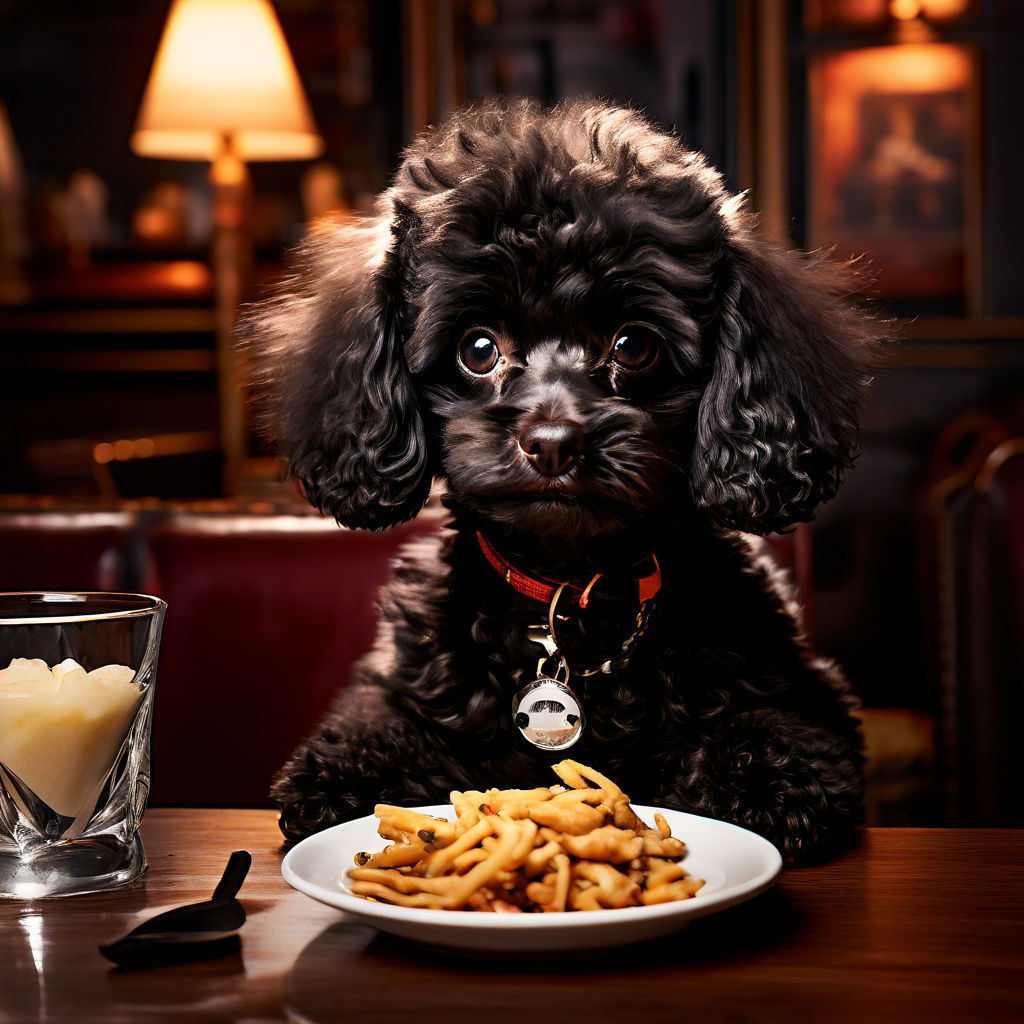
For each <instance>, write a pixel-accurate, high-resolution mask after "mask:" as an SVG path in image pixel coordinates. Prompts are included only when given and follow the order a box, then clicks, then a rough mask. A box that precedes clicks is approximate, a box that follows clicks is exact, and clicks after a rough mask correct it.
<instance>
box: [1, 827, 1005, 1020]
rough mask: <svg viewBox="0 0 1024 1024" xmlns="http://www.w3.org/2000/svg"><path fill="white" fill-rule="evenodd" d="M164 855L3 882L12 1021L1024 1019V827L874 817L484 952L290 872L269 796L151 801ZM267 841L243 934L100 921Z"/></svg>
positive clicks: (173, 890)
mask: <svg viewBox="0 0 1024 1024" xmlns="http://www.w3.org/2000/svg"><path fill="white" fill-rule="evenodd" d="M143 837H144V841H145V844H146V849H147V851H148V853H149V858H150V868H149V871H148V872H147V873H146V875H145V876H143V879H142V880H140V882H138V883H137V884H136V885H135V886H133V887H127V888H124V889H120V890H116V891H112V892H109V893H104V894H100V895H95V896H79V897H74V898H69V899H63V900H40V901H35V902H18V901H0V1021H4V1022H7V1021H11V1022H21V1021H36V1020H40V1021H60V1022H62V1024H63V1022H78V1021H103V1022H106V1024H115V1022H120V1021H131V1022H148V1021H163V1020H178V1021H188V1022H193V1021H195V1022H206V1021H236V1020H237V1021H283V1020H295V1021H333V1020H337V1021H349V1022H352V1024H372V1022H375V1021H402V1022H403V1024H423V1022H426V1021H434V1020H442V1019H443V1020H448V1021H473V1022H475V1024H499V1022H503V1021H510V1022H511V1021H515V1022H517V1024H542V1022H545V1021H557V1022H559V1024H572V1022H575V1021H579V1022H581V1024H582V1022H590V1021H593V1022H605V1021H638V1022H654V1021H673V1022H681V1021H688V1020H694V1021H712V1022H718V1021H748V1020H752V1021H775V1020H786V1021H793V1022H798V1024H802V1022H806V1021H818V1020H821V1021H828V1022H830V1024H835V1022H842V1021H869V1020H879V1021H889V1020H893V1021H895V1020H900V1021H903V1020H929V1021H945V1020H949V1021H954V1020H955V1021H958V1022H967V1021H983V1022H985V1024H994V1022H997V1021H1010V1020H1017V1021H1020V1020H1024V970H1022V968H1024V914H1022V909H1024V833H1021V832H1016V831H1009V830H1007V831H1002V830H998V831H997V830H991V831H990V830H979V831H957V830H946V829H873V830H869V831H868V832H866V833H865V835H864V837H863V841H862V843H861V845H860V846H859V847H858V848H857V849H855V850H852V851H851V852H849V853H848V854H846V855H845V856H843V857H841V858H840V859H839V860H837V861H835V862H833V863H831V864H827V865H824V866H821V867H815V868H804V869H799V870H798V869H791V870H787V871H786V872H785V873H784V875H783V877H782V879H781V880H780V881H779V884H778V885H777V886H776V888H775V889H773V890H772V891H770V892H768V893H766V894H764V895H763V896H761V897H759V898H757V899H756V900H753V901H752V902H750V903H747V904H744V905H742V906H740V907H736V908H733V909H732V910H728V911H725V912H723V913H720V914H717V915H713V916H711V917H708V918H704V919H702V920H699V921H696V922H694V923H693V924H691V925H690V927H689V928H687V929H686V930H684V931H682V932H680V933H678V934H677V935H675V936H673V937H671V938H670V939H668V940H662V941H660V942H657V943H654V944H645V945H642V946H635V947H632V948H627V949H624V950H618V951H615V952H612V953H602V954H599V955H588V956H586V957H578V958H575V957H565V958H555V957H548V958H546V959H545V960H542V961H537V962H533V961H514V962H508V961H502V960H496V959H471V958H466V957H460V956H453V955H447V954H442V953H438V952H431V951H428V950H425V949H423V948H420V947H418V946H415V945H412V944H410V943H406V942H404V941H402V940H399V939H396V938H390V937H387V936H384V935H381V934H379V933H377V932H376V931H375V930H374V929H373V928H371V927H368V926H366V925H364V924H359V923H357V922H355V921H354V920H352V919H349V918H348V917H346V915H345V914H343V913H342V912H341V911H337V910H334V909H332V908H330V907H327V906H323V905H321V904H319V903H316V902H314V901H312V900H310V899H308V898H307V897H305V896H303V895H302V894H301V893H298V892H295V891H293V890H292V889H290V888H289V887H288V886H287V885H286V884H285V882H284V881H283V880H282V878H281V874H280V862H281V857H282V850H281V847H280V836H279V833H278V831H277V826H276V816H275V814H274V813H273V812H271V811H257V810H232V811H217V810H150V811H148V812H147V814H146V817H145V821H144V824H143ZM234 849H248V850H251V851H252V853H253V855H254V863H253V867H252V870H251V871H250V873H249V877H248V879H247V880H246V882H245V885H244V886H243V888H242V891H241V893H240V899H241V900H242V902H243V904H244V906H245V908H246V910H247V912H248V915H249V916H248V920H247V921H246V923H245V925H244V926H243V928H242V931H241V935H242V953H241V955H240V956H234V957H230V958H227V959H224V960H219V961H213V962H208V963H205V964H187V965H181V966H176V967H164V968H159V969H147V970H138V971H127V970H124V969H120V968H114V967H113V966H112V965H110V964H108V963H107V962H106V961H105V960H104V959H103V958H102V957H101V956H100V954H99V952H98V951H97V948H96V947H97V946H98V944H99V943H101V942H104V941H109V940H111V939H114V938H117V937H119V936H120V935H122V934H123V933H124V932H126V931H127V930H128V929H129V928H131V927H133V926H134V925H136V924H138V923H139V922H140V921H142V920H143V919H145V918H146V917H149V916H151V915H152V914H154V913H156V912H158V911H160V910H165V909H167V908H169V907H171V906H176V905H180V904H184V903H190V902H194V901H197V900H200V899H205V898H207V897H208V896H209V895H210V894H211V893H212V891H213V888H214V885H215V884H216V882H217V879H218V878H219V876H220V872H221V870H222V869H223V866H224V864H225V862H226V860H227V856H228V854H229V853H230V851H231V850H234Z"/></svg>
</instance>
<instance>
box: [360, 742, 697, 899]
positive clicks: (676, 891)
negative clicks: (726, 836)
mask: <svg viewBox="0 0 1024 1024" xmlns="http://www.w3.org/2000/svg"><path fill="white" fill-rule="evenodd" d="M554 767H555V772H556V774H557V775H558V777H559V778H560V779H561V780H562V782H563V783H564V785H555V786H551V787H549V788H542V787H538V788H535V789H506V790H500V789H489V790H486V791H484V790H465V791H454V792H453V793H452V794H451V802H452V807H453V809H454V811H455V821H454V822H449V821H445V820H441V819H438V818H434V817H430V816H428V815H425V814H422V813H420V812H418V811H413V810H411V809H409V808H404V807H396V806H393V805H391V804H379V805H378V806H377V807H376V808H375V809H374V810H375V813H376V815H377V817H378V818H379V820H380V825H379V828H378V831H379V832H380V834H381V836H383V837H384V838H386V839H391V840H392V842H391V843H390V844H389V845H388V846H386V847H385V848H384V849H383V850H381V851H379V852H378V853H372V854H370V853H360V854H358V855H357V856H356V864H357V865H358V866H357V867H356V868H354V869H352V870H350V871H349V879H350V881H351V888H352V892H353V893H355V894H356V895H357V896H362V897H365V898H367V899H372V900H378V901H381V902H386V903H393V904H395V905H396V906H402V907H423V908H433V909H445V910H460V909H465V910H472V911H481V912H489V913H522V912H523V911H524V910H525V911H527V912H530V911H532V912H539V913H561V912H565V911H586V910H607V909H612V908H620V907H630V906H650V905H654V904H657V903H665V902H669V901H674V900H681V899H690V898H692V897H693V896H694V895H695V894H696V893H697V892H698V890H699V889H700V887H701V886H702V885H703V884H704V883H703V881H701V880H700V879H696V878H691V877H690V876H689V875H688V874H687V872H686V869H685V868H684V867H683V865H682V864H681V863H680V858H681V857H682V856H683V854H684V853H685V850H686V845H685V843H683V842H682V841H681V840H679V839H677V838H675V837H674V836H673V835H672V833H671V829H670V828H669V825H668V822H667V821H666V820H665V817H664V815H662V814H656V815H655V818H654V827H653V828H651V827H648V826H647V825H645V824H644V822H643V821H641V820H640V818H639V817H637V815H636V813H635V812H634V811H633V809H632V807H631V806H630V804H629V797H627V796H626V795H625V794H624V793H623V792H622V790H620V789H619V788H618V786H616V785H615V783H613V782H612V781H611V780H610V779H608V778H606V777H605V776H604V775H602V774H601V773H600V772H597V771H595V770H594V769H592V768H588V767H587V766H586V765H582V764H580V763H579V762H577V761H568V760H566V761H562V762H560V763H559V764H557V765H555V766H554Z"/></svg>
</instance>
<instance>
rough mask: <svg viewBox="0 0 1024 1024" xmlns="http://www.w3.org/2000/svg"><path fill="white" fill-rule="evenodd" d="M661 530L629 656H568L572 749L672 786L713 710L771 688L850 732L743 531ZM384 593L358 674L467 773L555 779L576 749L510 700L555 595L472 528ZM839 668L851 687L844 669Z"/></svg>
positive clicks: (780, 586)
mask: <svg viewBox="0 0 1024 1024" xmlns="http://www.w3.org/2000/svg"><path fill="white" fill-rule="evenodd" d="M659 540H660V542H661V543H660V546H659V549H658V551H657V552H656V554H657V557H658V560H659V563H660V565H661V570H662V590H661V592H660V594H659V595H658V597H657V599H656V608H655V611H654V613H653V616H652V619H651V622H650V625H649V628H648V630H647V631H646V633H645V635H644V636H642V637H641V638H640V639H639V640H638V641H637V643H636V645H635V646H634V648H633V649H632V651H631V655H630V657H629V660H628V664H626V665H625V666H624V667H622V668H619V669H617V670H615V671H613V672H611V673H610V674H605V673H601V672H598V673H596V674H593V675H589V676H584V675H583V674H581V671H580V670H581V669H583V668H584V667H590V666H591V665H594V664H597V663H599V661H600V660H601V657H602V655H598V656H597V657H596V658H588V655H587V651H586V648H585V646H584V647H583V648H582V649H579V650H577V651H576V652H575V654H574V655H573V656H571V657H570V659H569V667H570V671H571V672H572V673H573V674H572V675H571V685H572V686H573V689H574V690H575V691H576V693H577V694H578V696H579V697H580V699H581V702H582V704H583V706H584V709H585V715H586V719H587V724H586V727H585V729H584V732H583V735H582V737H581V739H580V740H579V742H578V743H577V744H576V745H575V746H574V747H573V748H572V749H571V751H570V752H569V753H568V756H572V757H574V758H576V759H579V760H582V761H583V762H584V763H587V764H590V765H593V766H596V767H599V768H600V769H601V770H607V771H612V772H614V773H615V776H616V778H618V779H619V780H620V783H621V784H622V785H623V786H624V787H626V788H627V789H628V790H629V791H630V793H631V795H632V796H633V797H634V799H649V800H655V799H661V800H663V801H664V800H670V799H671V795H672V790H673V786H674V785H675V784H676V781H677V780H678V779H679V777H680V775H681V774H684V773H685V770H686V769H685V763H686V757H687V753H688V752H691V751H693V750H695V749H697V748H699V747H700V746H701V744H702V743H703V742H704V737H705V735H706V733H707V731H708V729H709V727H713V724H714V722H715V719H716V718H718V717H719V716H725V715H728V714H732V713H736V712H737V711H742V710H743V709H744V707H749V708H751V709H754V708H757V707H760V706H762V705H763V704H764V702H765V699H766V698H769V699H770V700H771V702H772V704H773V705H774V706H776V707H780V708H785V707H787V706H790V707H801V708H807V707H808V706H812V707H814V706H818V707H819V709H820V714H821V715H822V716H823V717H825V718H826V719H827V720H828V725H829V726H831V727H832V728H835V729H836V730H837V731H839V732H848V731H849V720H848V718H847V715H846V709H845V708H842V707H840V705H839V704H837V702H836V693H835V692H834V691H833V688H832V687H831V686H829V685H828V684H827V682H822V678H821V676H820V675H819V674H818V673H820V672H821V670H822V669H823V668H825V669H826V673H825V679H826V680H827V679H828V672H827V666H825V665H824V664H823V663H822V662H821V660H820V659H815V658H814V656H813V655H811V654H810V653H809V652H808V651H807V649H806V647H805V646H804V645H803V644H802V643H801V642H800V640H799V626H798V623H797V622H796V621H795V619H794V614H793V611H794V606H793V604H792V599H791V596H790V595H789V594H788V592H787V584H786V582H785V581H784V580H783V579H782V577H781V576H780V575H779V574H778V573H777V572H776V571H774V570H773V569H772V567H771V566H770V565H769V564H768V563H767V562H766V561H765V560H764V559H759V558H755V557H754V556H753V555H752V553H751V550H750V548H749V546H748V544H747V542H746V541H745V540H743V539H741V538H738V537H735V538H731V539H729V538H720V537H714V536H710V535H705V536H702V537H700V538H699V541H698V542H697V543H693V542H691V543H683V541H682V540H681V539H676V540H673V538H672V537H671V536H669V537H660V538H659ZM737 581H739V582H737ZM381 607H382V618H383V622H384V623H385V626H384V632H383V633H382V637H381V645H380V648H379V650H378V651H377V652H375V654H373V655H371V656H370V657H369V658H368V659H367V661H366V663H365V664H364V666H363V668H362V671H361V672H359V673H357V679H359V680H361V681H362V682H365V683H372V684H373V685H375V686H379V687H382V688H384V689H385V690H386V691H387V692H388V694H389V698H388V699H389V701H390V702H393V705H394V706H395V709H396V710H398V711H400V712H401V716H402V717H407V718H409V719H410V720H412V721H414V722H417V723H418V728H419V730H421V731H422V733H423V734H424V735H426V736H430V737H431V738H432V742H434V743H437V744H439V745H440V746H441V747H442V748H443V749H444V750H445V751H446V752H447V753H448V754H449V755H450V757H451V758H452V761H453V762H454V763H457V764H459V765H461V766H463V768H462V771H463V772H464V780H463V784H464V785H466V786H468V787H473V788H477V787H481V786H505V785H508V786H526V785H531V784H537V785H548V784H550V779H551V772H550V765H551V764H553V763H555V762H556V761H558V760H560V759H561V758H562V757H564V756H567V754H566V753H565V752H563V753H553V752H545V751H542V750H537V749H535V748H533V747H531V746H530V744H529V743H528V742H527V741H526V740H525V739H524V738H523V737H522V736H521V735H520V733H519V731H518V730H517V729H516V727H515V725H514V723H513V716H512V702H513V697H514V695H515V694H516V693H517V691H518V690H519V689H520V688H521V687H522V686H523V685H525V684H526V683H527V682H529V681H531V680H532V679H533V678H534V677H535V675H536V668H537V662H538V654H539V648H538V647H537V646H536V645H535V644H533V643H531V642H530V641H529V640H528V639H527V629H528V628H529V627H530V626H532V625H536V624H540V623H543V622H544V621H545V620H546V617H547V612H548V609H547V607H546V606H545V605H544V604H543V603H541V602H538V601H536V600H533V599H530V598H528V597H525V596H524V595H522V594H520V593H518V592H516V591H515V590H514V589H513V588H512V587H511V586H509V585H508V584H507V583H506V581H505V579H504V578H503V577H502V576H501V575H499V574H498V573H497V572H495V571H494V569H493V568H492V567H491V566H489V565H488V564H487V562H486V561H485V560H484V558H483V556H482V554H481V552H480V550H479V547H478V545H477V543H476V540H475V533H474V532H473V531H472V530H471V529H464V530H462V531H459V530H457V529H456V530H454V531H451V532H447V533H446V534H444V535H443V536H442V537H439V538H437V539H434V540H430V541H421V542H417V543H416V544H414V545H412V546H411V547H409V548H408V549H406V551H405V554H404V556H403V558H402V559H401V561H400V562H399V564H398V566H397V569H396V573H395V578H394V580H393V581H392V583H391V584H389V585H388V586H387V587H386V588H385V589H384V591H383V592H382V595H381ZM593 626H594V628H593V632H595V633H597V634H599V635H605V636H608V637H610V638H611V642H612V644H613V645H615V644H618V643H619V642H620V641H621V639H624V638H626V637H627V636H628V635H629V634H630V632H631V628H632V623H631V620H629V619H628V618H627V617H626V615H623V616H621V617H618V619H617V621H613V620H611V619H609V620H607V621H604V622H600V623H597V624H593ZM794 639H796V640H797V642H796V643H794ZM605 653H606V652H605ZM588 662H589V664H588ZM812 663H813V665H812ZM812 667H813V669H815V672H813V673H811V672H808V669H811V668H812ZM737 683H739V685H737ZM807 683H810V684H811V685H806V684H807ZM835 683H836V687H837V688H841V687H842V682H841V680H840V678H839V677H838V675H837V676H836V677H835ZM816 690H817V691H820V692H817V693H816V692H815V691H816ZM446 759H447V758H446Z"/></svg>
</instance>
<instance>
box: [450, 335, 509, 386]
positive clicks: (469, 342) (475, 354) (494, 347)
mask: <svg viewBox="0 0 1024 1024" xmlns="http://www.w3.org/2000/svg"><path fill="white" fill-rule="evenodd" d="M500 355H501V353H500V352H499V351H498V343H497V342H496V341H495V340H494V338H492V337H491V335H490V334H488V333H487V331H482V330H480V329H479V328H477V329H476V330H472V331H469V332H468V333H467V334H466V335H465V336H464V337H463V339H462V341H460V342H459V360H460V361H461V362H462V365H463V366H464V367H465V368H466V369H467V370H469V372H470V373H475V374H479V375H482V374H486V373H490V372H491V370H493V369H494V368H495V367H496V366H497V365H498V357H499V356H500Z"/></svg>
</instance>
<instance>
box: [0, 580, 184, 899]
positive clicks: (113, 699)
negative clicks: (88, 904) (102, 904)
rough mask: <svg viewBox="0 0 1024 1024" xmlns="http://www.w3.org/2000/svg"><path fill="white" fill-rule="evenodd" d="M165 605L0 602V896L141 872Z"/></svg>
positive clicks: (97, 599) (75, 596)
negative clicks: (141, 825)
mask: <svg viewBox="0 0 1024 1024" xmlns="http://www.w3.org/2000/svg"><path fill="white" fill-rule="evenodd" d="M165 609H166V605H165V604H164V602H163V601H161V600H159V599H158V598H155V597H148V596H146V595H144V594H115V593H0V896H6V897H16V898H23V899H34V898H39V897H45V896H71V895H76V894H78V893H86V892H97V891H100V890H104V889H109V888H112V887H113V886H117V885H123V884H125V883H126V882H130V881H131V880H132V879H134V878H136V877H138V875H139V874H141V873H142V871H144V870H145V868H146V865H147V861H146V854H145V851H144V850H143V848H142V841H141V839H140V838H139V823H140V821H141V820H142V813H143V811H144V809H145V806H146V800H147V798H148V796H149V778H150V774H149V771H150V769H149V765H150V726H151V723H152V717H153V692H154V684H155V682H156V668H157V658H158V655H159V651H160V633H161V629H162V627H163V618H164V611H165Z"/></svg>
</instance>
